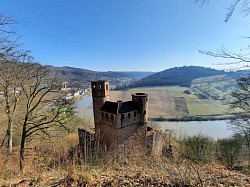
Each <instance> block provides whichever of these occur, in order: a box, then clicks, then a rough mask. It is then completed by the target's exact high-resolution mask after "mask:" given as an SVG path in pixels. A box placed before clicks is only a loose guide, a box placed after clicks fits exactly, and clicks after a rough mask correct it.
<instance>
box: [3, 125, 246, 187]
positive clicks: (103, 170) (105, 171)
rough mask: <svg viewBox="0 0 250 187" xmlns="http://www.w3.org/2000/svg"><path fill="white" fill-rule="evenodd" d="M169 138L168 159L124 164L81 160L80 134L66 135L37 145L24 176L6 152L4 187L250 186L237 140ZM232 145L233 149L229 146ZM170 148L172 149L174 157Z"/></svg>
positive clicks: (32, 148)
mask: <svg viewBox="0 0 250 187" xmlns="http://www.w3.org/2000/svg"><path fill="white" fill-rule="evenodd" d="M78 122H79V121H78ZM85 125H86V124H85ZM165 138H166V142H165V148H166V149H164V150H165V153H164V156H162V157H160V158H152V157H150V156H148V155H144V156H142V157H127V158H124V159H123V161H118V160H116V159H114V158H105V161H104V159H102V158H99V159H98V160H97V161H96V162H95V163H87V162H85V161H84V159H79V157H78V154H79V152H78V148H77V147H78V135H77V133H70V134H65V135H64V136H63V137H61V138H57V139H53V141H50V142H45V141H42V142H41V141H40V140H39V141H33V142H32V144H31V143H30V144H29V145H30V147H29V150H28V151H27V152H26V155H25V158H26V160H27V161H26V167H25V168H24V170H23V171H22V172H20V171H18V167H19V166H18V164H17V162H16V161H17V160H18V153H16V152H15V151H14V152H13V155H12V157H11V159H7V158H6V157H5V156H4V154H3V151H4V150H1V155H0V167H1V170H0V186H84V185H85V186H86V185H89V186H213V185H214V186H218V185H220V186H247V184H249V182H250V179H249V171H250V170H249V169H247V167H246V163H245V162H244V159H243V158H244V154H243V153H244V151H243V149H241V148H242V147H239V148H237V150H236V149H235V148H236V147H237V146H236V145H238V144H237V143H236V144H234V143H230V141H231V139H227V140H220V141H218V142H215V141H214V140H212V139H211V138H209V137H205V136H202V135H198V136H195V137H189V138H184V139H182V140H176V139H172V138H171V139H169V137H168V136H167V135H166V137H165ZM234 140H236V139H234ZM228 142H229V145H231V147H230V148H229V147H227V143H228ZM236 142H237V141H236ZM169 143H170V144H171V146H172V151H171V152H170V151H169V145H170V144H169ZM241 145H243V144H241ZM243 146H244V145H243ZM221 147H223V149H222V148H221ZM232 148H233V149H232ZM14 150H15V149H14ZM223 150H227V151H229V152H230V153H231V154H228V158H233V159H231V160H230V159H229V160H230V162H227V161H228V160H227V157H224V153H226V152H223ZM231 150H232V151H231ZM240 150H241V151H240ZM239 155H240V156H239ZM221 156H223V157H221ZM231 161H232V162H231ZM231 164H233V165H231Z"/></svg>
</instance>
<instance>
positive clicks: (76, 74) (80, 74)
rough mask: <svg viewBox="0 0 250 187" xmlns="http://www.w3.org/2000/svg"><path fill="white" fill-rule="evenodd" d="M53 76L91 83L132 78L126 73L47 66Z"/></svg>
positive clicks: (64, 79)
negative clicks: (100, 80) (93, 81)
mask: <svg viewBox="0 0 250 187" xmlns="http://www.w3.org/2000/svg"><path fill="white" fill-rule="evenodd" d="M47 67H48V68H49V69H50V70H51V71H52V73H53V74H57V75H58V76H59V78H60V79H61V80H62V81H69V82H73V81H92V80H99V79H115V78H133V76H132V75H130V74H128V73H126V72H113V71H108V72H98V71H91V70H87V69H81V68H74V67H68V66H65V67H55V66H47Z"/></svg>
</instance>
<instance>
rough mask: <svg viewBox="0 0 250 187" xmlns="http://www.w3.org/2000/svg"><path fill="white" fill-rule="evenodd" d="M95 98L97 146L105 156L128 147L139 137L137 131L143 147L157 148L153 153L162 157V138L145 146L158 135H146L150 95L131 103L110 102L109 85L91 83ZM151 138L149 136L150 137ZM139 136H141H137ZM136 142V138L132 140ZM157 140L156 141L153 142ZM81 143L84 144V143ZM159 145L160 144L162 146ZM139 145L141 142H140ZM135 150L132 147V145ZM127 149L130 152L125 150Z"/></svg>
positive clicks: (141, 96)
mask: <svg viewBox="0 0 250 187" xmlns="http://www.w3.org/2000/svg"><path fill="white" fill-rule="evenodd" d="M91 88H92V97H93V112H94V122H95V145H96V146H97V147H99V148H100V149H101V150H102V152H106V151H109V150H110V148H111V147H112V149H114V148H118V147H121V145H122V144H124V143H125V144H124V146H128V144H127V143H126V142H125V141H127V142H128V141H129V139H131V137H132V136H134V137H135V136H136V133H138V132H137V131H138V130H140V137H141V136H143V137H144V138H142V141H140V142H142V145H141V146H142V147H151V148H154V147H157V145H160V147H157V148H156V149H155V150H154V151H153V150H151V153H154V154H155V155H157V154H158V155H160V154H161V151H159V150H161V142H160V135H159V133H157V135H158V136H159V138H158V139H159V140H158V139H157V140H158V141H157V142H154V141H153V142H152V141H149V142H148V143H150V144H152V143H154V145H150V146H146V143H147V140H148V139H150V140H151V138H148V136H154V134H156V133H155V132H156V131H152V132H151V133H147V120H148V95H147V94H145V93H135V94H132V99H131V101H125V102H122V101H117V102H113V101H110V100H109V82H108V81H105V80H100V81H93V82H91ZM147 134H148V135H147ZM138 135H139V134H138ZM133 139H135V138H133ZM153 139H156V138H153ZM79 140H80V144H81V141H84V140H81V139H79ZM159 142H160V143H159ZM138 143H139V142H138ZM131 146H132V147H133V145H131ZM126 149H127V148H126Z"/></svg>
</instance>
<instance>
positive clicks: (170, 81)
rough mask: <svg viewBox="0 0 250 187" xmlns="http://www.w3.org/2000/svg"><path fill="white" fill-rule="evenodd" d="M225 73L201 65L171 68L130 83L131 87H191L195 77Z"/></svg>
mask: <svg viewBox="0 0 250 187" xmlns="http://www.w3.org/2000/svg"><path fill="white" fill-rule="evenodd" d="M222 74H225V72H224V71H221V70H215V69H210V68H204V67H199V66H184V67H175V68H170V69H167V70H164V71H161V72H159V73H156V74H153V75H151V76H149V77H146V78H143V79H141V80H139V81H136V82H134V83H132V84H130V87H131V88H135V87H145V86H169V85H176V86H183V87H190V86H191V83H192V81H193V80H194V79H197V78H201V77H209V76H214V75H222Z"/></svg>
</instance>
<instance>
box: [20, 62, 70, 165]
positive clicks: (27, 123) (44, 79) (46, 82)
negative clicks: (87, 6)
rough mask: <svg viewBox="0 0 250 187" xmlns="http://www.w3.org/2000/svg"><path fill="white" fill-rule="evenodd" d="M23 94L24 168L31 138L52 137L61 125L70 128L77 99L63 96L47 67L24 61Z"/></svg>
mask: <svg viewBox="0 0 250 187" xmlns="http://www.w3.org/2000/svg"><path fill="white" fill-rule="evenodd" d="M23 70H24V71H23V81H22V83H21V84H20V87H21V90H22V92H23V94H22V106H23V118H22V124H21V126H22V135H21V144H20V170H23V168H24V153H25V144H26V142H27V140H29V139H32V138H34V136H38V137H43V138H46V137H47V138H50V137H51V136H53V135H56V133H57V132H58V129H62V128H63V129H67V124H68V123H67V122H68V120H69V119H70V117H71V116H72V115H73V109H74V107H73V102H70V101H67V100H64V99H62V98H59V99H57V100H53V96H51V94H52V93H55V92H56V93H57V92H58V90H57V88H58V87H57V82H56V79H55V78H50V74H49V71H48V69H47V68H46V67H44V66H41V65H39V64H35V63H24V64H23Z"/></svg>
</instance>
